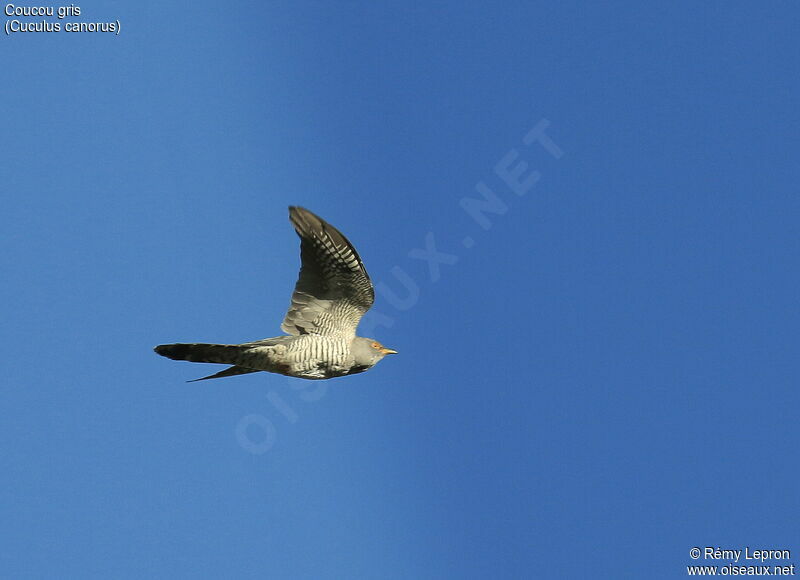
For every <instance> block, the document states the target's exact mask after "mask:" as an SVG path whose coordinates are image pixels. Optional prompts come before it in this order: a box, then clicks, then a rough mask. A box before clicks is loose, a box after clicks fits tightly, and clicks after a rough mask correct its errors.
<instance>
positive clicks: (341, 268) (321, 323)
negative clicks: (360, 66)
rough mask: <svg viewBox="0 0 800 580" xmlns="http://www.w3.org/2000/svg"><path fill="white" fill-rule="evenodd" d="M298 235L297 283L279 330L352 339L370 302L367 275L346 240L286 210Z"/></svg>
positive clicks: (301, 212) (314, 219) (298, 210)
mask: <svg viewBox="0 0 800 580" xmlns="http://www.w3.org/2000/svg"><path fill="white" fill-rule="evenodd" d="M289 220H290V221H291V222H292V225H293V226H294V229H295V230H297V235H299V236H300V260H301V262H302V265H301V267H300V278H299V279H298V280H297V285H296V286H295V288H294V294H292V303H291V305H290V306H289V311H288V312H287V313H286V318H284V319H283V324H281V329H282V330H283V331H284V332H286V333H288V334H309V333H310V334H324V335H335V336H342V337H344V338H352V337H353V336H355V334H356V327H357V326H358V323H359V321H360V320H361V317H362V316H364V313H365V312H366V311H367V310H369V309H370V307H371V306H372V303H373V302H374V301H375V291H374V290H373V288H372V282H370V279H369V275H368V274H367V270H366V269H365V268H364V264H362V263H361V258H360V257H359V255H358V252H356V249H355V248H354V247H353V244H351V243H350V242H349V241H348V240H347V238H345V237H344V235H343V234H342V233H341V232H340V231H339V230H337V229H336V228H335V227H333V226H332V225H330V224H329V223H327V222H326V221H325V220H323V219H322V218H320V217H318V216H316V215H314V214H313V213H311V212H310V211H308V210H307V209H303V208H302V207H294V206H293V207H290V208H289Z"/></svg>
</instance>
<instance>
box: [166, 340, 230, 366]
mask: <svg viewBox="0 0 800 580" xmlns="http://www.w3.org/2000/svg"><path fill="white" fill-rule="evenodd" d="M153 350H155V351H156V352H157V353H158V354H160V355H161V356H165V357H167V358H171V359H172V360H188V361H191V362H205V363H220V364H226V365H231V364H236V362H237V360H238V359H239V357H240V356H241V354H242V351H244V350H245V347H243V346H241V345H238V344H203V343H192V344H182V343H179V344H159V345H158V346H157V347H155V348H154V349H153Z"/></svg>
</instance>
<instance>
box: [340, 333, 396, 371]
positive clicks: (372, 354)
mask: <svg viewBox="0 0 800 580" xmlns="http://www.w3.org/2000/svg"><path fill="white" fill-rule="evenodd" d="M351 350H352V353H353V359H354V362H355V364H356V366H363V367H366V368H365V369H364V370H366V369H367V368H369V367H371V366H374V365H375V364H377V363H378V361H379V360H381V359H382V358H383V357H385V356H386V355H387V354H397V351H396V350H392V349H391V348H386V347H385V346H383V345H382V344H381V343H380V342H378V341H377V340H374V339H372V338H362V337H360V336H357V337H356V338H355V339H353V344H352V347H351Z"/></svg>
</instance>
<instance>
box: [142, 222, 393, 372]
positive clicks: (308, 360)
mask: <svg viewBox="0 0 800 580" xmlns="http://www.w3.org/2000/svg"><path fill="white" fill-rule="evenodd" d="M289 220H290V221H291V222H292V225H294V229H295V230H296V231H297V235H299V236H300V261H301V267H300V277H299V279H298V280H297V284H296V285H295V288H294V293H293V294H292V302H291V304H290V305H289V311H288V312H287V313H286V317H285V318H284V319H283V324H281V330H283V331H284V332H285V333H287V335H286V336H277V337H275V338H265V339H264V340H257V341H255V342H246V343H244V344H199V343H193V344H161V345H159V346H157V347H155V351H156V352H157V353H158V354H160V355H161V356H165V357H167V358H171V359H173V360H187V361H191V362H206V363H221V364H227V365H233V366H231V367H229V368H227V369H225V370H223V371H220V372H218V373H216V374H214V375H210V376H207V377H203V378H201V379H195V380H196V381H202V380H205V379H217V378H221V377H230V376H234V375H242V374H246V373H255V372H258V371H267V372H271V373H279V374H282V375H287V376H290V377H299V378H302V379H330V378H332V377H340V376H344V375H352V374H355V373H361V372H364V371H366V370H368V369H370V368H371V367H373V366H374V365H375V364H376V363H377V362H378V361H380V360H381V359H382V358H383V357H384V356H386V355H387V354H396V351H394V350H392V349H390V348H386V347H385V346H383V345H382V344H381V343H379V342H378V341H376V340H373V339H371V338H363V337H360V336H356V327H357V326H358V323H359V321H360V320H361V317H362V316H364V313H366V312H367V310H369V308H370V307H371V306H372V303H373V302H374V301H375V291H374V290H373V288H372V282H370V279H369V275H368V274H367V270H366V269H365V268H364V264H362V263H361V258H360V257H359V255H358V252H356V249H355V248H354V247H353V244H351V243H350V242H349V241H348V240H347V238H345V237H344V235H343V234H342V233H341V232H340V231H339V230H337V229H336V228H335V227H333V226H332V225H330V224H329V223H327V222H326V221H325V220H323V219H322V218H320V217H318V216H316V215H314V214H313V213H311V212H310V211H308V210H307V209H303V208H302V207H290V208H289ZM190 382H193V381H190Z"/></svg>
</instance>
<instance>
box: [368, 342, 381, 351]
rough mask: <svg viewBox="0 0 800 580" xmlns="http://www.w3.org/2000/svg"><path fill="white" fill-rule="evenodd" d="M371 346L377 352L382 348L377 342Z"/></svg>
mask: <svg viewBox="0 0 800 580" xmlns="http://www.w3.org/2000/svg"><path fill="white" fill-rule="evenodd" d="M370 346H371V347H372V348H374V349H375V350H377V349H379V348H380V347H381V345H379V344H378V343H377V342H373V343H372V344H371V345H370Z"/></svg>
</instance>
